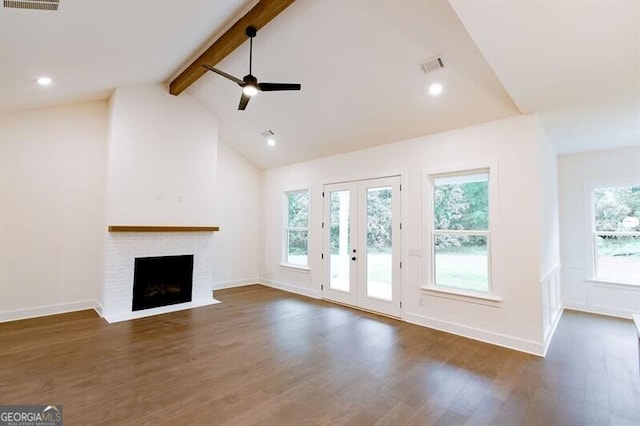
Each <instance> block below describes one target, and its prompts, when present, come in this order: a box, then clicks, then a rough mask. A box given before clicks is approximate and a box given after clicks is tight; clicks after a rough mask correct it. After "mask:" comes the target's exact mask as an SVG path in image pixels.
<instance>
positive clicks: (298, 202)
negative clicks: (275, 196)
mask: <svg viewBox="0 0 640 426" xmlns="http://www.w3.org/2000/svg"><path fill="white" fill-rule="evenodd" d="M286 203H287V204H286V210H287V218H286V227H285V236H284V261H285V263H286V264H288V265H294V266H302V267H307V266H308V265H309V260H308V257H309V256H308V255H309V191H307V190H302V191H291V192H287V193H286Z"/></svg>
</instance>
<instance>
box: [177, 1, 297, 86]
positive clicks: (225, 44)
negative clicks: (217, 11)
mask: <svg viewBox="0 0 640 426" xmlns="http://www.w3.org/2000/svg"><path fill="white" fill-rule="evenodd" d="M294 1H295V0H260V1H259V2H258V4H256V5H255V6H254V7H253V8H252V9H251V10H250V11H248V12H247V13H246V14H245V15H244V16H243V17H242V18H240V19H239V20H238V21H237V22H236V23H235V24H233V26H232V27H231V28H229V29H228V30H227V31H226V32H225V33H224V34H222V36H220V38H218V39H217V40H216V41H215V42H214V43H213V44H212V45H211V46H209V47H208V48H207V50H205V51H204V53H203V54H202V55H200V56H199V57H198V59H196V60H195V61H193V62H192V63H191V64H190V65H189V66H188V67H187V68H186V69H185V70H184V71H182V72H181V73H180V75H178V76H177V77H176V78H174V79H173V81H172V82H171V84H170V85H169V93H171V94H172V95H179V94H180V93H182V92H183V91H184V90H185V89H187V88H188V87H189V86H191V85H192V84H193V83H195V82H196V81H197V80H198V79H199V78H200V77H202V76H203V75H204V73H206V72H207V70H206V69H205V68H204V67H203V66H202V64H208V65H211V66H215V65H216V64H217V63H218V62H220V61H221V60H222V59H224V58H225V57H226V56H227V55H229V54H230V53H231V52H233V51H234V50H235V49H236V48H238V47H239V46H240V45H241V44H242V43H244V42H245V41H247V39H248V38H247V35H246V34H245V30H246V28H247V27H248V26H253V27H255V28H256V29H257V30H260V28H262V27H264V26H265V25H266V24H268V23H269V21H271V20H272V19H273V18H275V17H276V16H278V15H279V14H280V12H282V11H283V10H285V9H286V8H287V6H289V5H290V4H291V3H293V2H294Z"/></svg>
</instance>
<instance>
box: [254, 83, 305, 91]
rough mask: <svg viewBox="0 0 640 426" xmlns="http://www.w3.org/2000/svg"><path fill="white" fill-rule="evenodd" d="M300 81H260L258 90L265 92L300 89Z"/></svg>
mask: <svg viewBox="0 0 640 426" xmlns="http://www.w3.org/2000/svg"><path fill="white" fill-rule="evenodd" d="M301 88H302V86H301V85H300V83H258V90H262V91H263V92H278V91H281V90H300V89H301Z"/></svg>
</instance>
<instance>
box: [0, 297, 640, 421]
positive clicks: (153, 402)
mask: <svg viewBox="0 0 640 426" xmlns="http://www.w3.org/2000/svg"><path fill="white" fill-rule="evenodd" d="M216 297H217V298H219V299H220V300H221V301H222V302H223V303H221V304H219V305H214V306H208V307H203V308H198V309H194V310H191V311H183V312H177V313H171V314H166V315H161V316H155V317H151V318H144V319H139V320H135V321H128V322H123V323H117V324H111V325H110V324H107V323H106V322H104V321H103V320H102V319H100V318H99V317H98V316H97V315H96V314H95V313H94V312H92V311H84V312H76V313H71V314H64V315H57V316H51V317H45V318H38V319H32V320H25V321H18V322H13V323H4V324H0V404H4V405H7V404H63V406H64V410H63V413H64V422H65V424H66V425H94V424H109V425H129V424H131V425H134V424H135V425H143V424H145V425H158V424H172V425H173V424H175V425H178V424H198V425H217V424H239V425H249V424H261V425H263V424H274V425H307V424H331V425H334V424H354V425H355V424H361V425H373V424H387V425H404V424H416V425H509V426H512V425H521V424H526V425H562V426H565V425H598V426H601V425H639V424H640V385H639V381H640V375H639V373H638V359H637V356H638V354H637V350H638V349H637V340H636V337H635V332H634V328H633V325H632V323H631V321H627V320H620V319H613V318H607V317H600V316H594V315H588V314H581V313H576V312H565V314H564V316H563V318H562V321H561V323H560V326H559V328H558V331H557V333H556V336H555V338H554V341H553V343H552V346H551V348H550V350H549V354H548V355H547V357H546V358H544V359H542V358H538V357H535V356H532V355H526V354H522V353H519V352H516V351H512V350H509V349H504V348H500V347H496V346H492V345H489V344H484V343H480V342H476V341H473V340H468V339H464V338H461V337H457V336H453V335H450V334H446V333H442V332H438V331H434V330H429V329H427V328H423V327H419V326H415V325H411V324H407V323H403V322H400V321H396V320H393V319H389V318H385V317H380V316H376V315H373V314H369V313H364V312H359V311H356V310H351V309H349V308H346V307H342V306H337V305H333V304H330V303H326V302H322V301H317V300H312V299H307V298H304V297H299V296H296V295H292V294H289V293H285V292H281V291H278V290H273V289H270V288H266V287H262V286H258V285H256V286H249V287H243V288H238V289H231V290H224V291H218V292H216Z"/></svg>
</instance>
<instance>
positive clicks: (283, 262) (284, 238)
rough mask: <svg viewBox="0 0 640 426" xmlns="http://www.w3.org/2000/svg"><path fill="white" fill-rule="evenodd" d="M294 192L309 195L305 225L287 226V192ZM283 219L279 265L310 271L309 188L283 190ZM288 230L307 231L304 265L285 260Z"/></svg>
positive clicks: (287, 251) (287, 253) (287, 246)
mask: <svg viewBox="0 0 640 426" xmlns="http://www.w3.org/2000/svg"><path fill="white" fill-rule="evenodd" d="M294 192H306V193H307V196H308V197H309V208H308V212H307V226H306V227H291V228H290V227H289V194H292V193H294ZM283 206H284V208H283V209H282V210H283V221H282V231H283V232H282V254H281V256H280V258H281V262H280V266H281V267H282V268H287V269H293V270H297V271H310V270H311V268H310V265H309V263H310V260H311V255H310V253H309V249H310V247H311V232H310V229H309V224H310V223H311V210H312V209H311V207H312V206H311V188H309V187H307V188H298V189H291V190H287V191H284V200H283ZM289 231H307V264H306V265H296V264H293V263H289V262H287V259H288V258H289Z"/></svg>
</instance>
